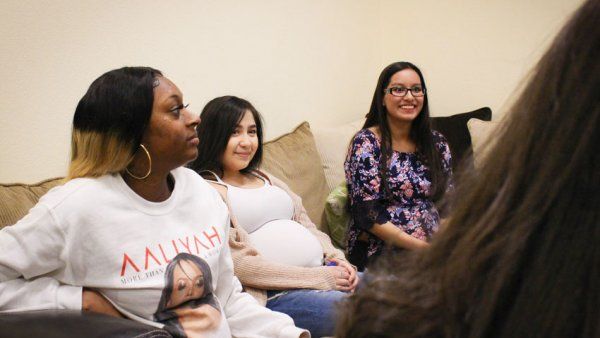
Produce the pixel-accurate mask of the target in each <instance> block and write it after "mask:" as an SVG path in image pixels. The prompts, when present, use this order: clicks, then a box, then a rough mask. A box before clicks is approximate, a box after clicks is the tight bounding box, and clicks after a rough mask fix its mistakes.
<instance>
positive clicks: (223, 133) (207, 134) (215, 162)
mask: <svg viewBox="0 0 600 338" xmlns="http://www.w3.org/2000/svg"><path fill="white" fill-rule="evenodd" d="M247 111H250V112H251V113H252V116H253V117H254V122H255V123H256V135H257V137H258V148H257V149H256V153H255V154H254V157H253V158H252V160H251V161H250V163H249V164H248V166H247V167H246V168H244V169H242V170H241V172H244V173H248V172H251V171H252V170H255V169H257V168H258V167H259V166H260V163H261V161H262V153H263V127H262V119H261V116H260V114H259V112H258V111H257V110H256V109H255V108H254V106H252V104H251V103H250V102H248V101H246V100H244V99H241V98H239V97H236V96H221V97H217V98H214V99H212V100H211V101H210V102H208V103H207V104H206V106H204V109H202V113H201V114H200V121H201V122H200V125H199V126H198V138H199V139H200V144H199V145H198V157H197V158H196V159H195V160H194V161H192V162H191V163H190V164H189V167H190V168H191V169H192V170H194V171H196V172H198V173H202V172H203V171H206V170H210V171H212V172H214V173H216V174H217V175H219V176H220V177H222V176H223V163H222V160H223V153H224V152H225V148H227V143H228V142H229V138H230V137H231V134H233V132H234V131H235V128H236V126H237V125H238V124H239V123H240V121H241V120H242V119H243V118H244V114H245V113H246V112H247Z"/></svg>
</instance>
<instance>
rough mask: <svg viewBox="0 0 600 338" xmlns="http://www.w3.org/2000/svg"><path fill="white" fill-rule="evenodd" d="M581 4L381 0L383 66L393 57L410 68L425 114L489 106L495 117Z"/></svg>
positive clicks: (576, 0) (570, 0)
mask: <svg viewBox="0 0 600 338" xmlns="http://www.w3.org/2000/svg"><path fill="white" fill-rule="evenodd" d="M581 3H583V1H582V0H527V1H522V0H505V1H501V0H483V1H482V0H445V1H439V0H422V1H415V2H408V1H395V0H382V1H381V2H380V5H381V16H380V17H381V21H382V25H383V28H382V30H383V43H382V47H381V48H382V55H383V60H382V65H384V66H385V65H387V64H389V63H392V62H394V61H397V60H410V61H412V62H414V63H415V64H417V65H418V66H419V68H420V69H421V70H422V71H423V73H424V76H425V81H426V82H427V86H428V94H429V102H430V108H431V113H432V115H452V114H456V113H462V112H466V111H470V110H474V109H476V108H479V107H483V106H488V107H490V108H492V112H493V114H494V119H496V118H498V117H499V116H501V115H503V113H504V112H505V110H506V109H507V108H509V102H510V99H512V98H513V97H514V95H515V94H516V93H517V87H519V86H520V85H521V84H523V82H525V79H524V77H525V76H527V75H528V73H529V71H530V70H531V68H532V67H533V66H534V65H535V63H536V62H537V60H538V59H539V58H540V56H541V55H542V54H543V53H544V51H545V50H546V48H547V47H548V46H549V44H550V43H551V42H552V40H553V38H554V36H555V35H556V33H557V32H558V30H559V29H560V28H561V27H562V25H563V24H564V23H565V21H566V20H567V19H568V18H569V15H570V14H571V13H572V12H573V11H574V10H575V9H576V8H577V7H578V6H579V5H580V4H581ZM507 100H508V101H507Z"/></svg>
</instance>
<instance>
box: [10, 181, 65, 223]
mask: <svg viewBox="0 0 600 338" xmlns="http://www.w3.org/2000/svg"><path fill="white" fill-rule="evenodd" d="M62 181H63V180H62V178H52V179H49V180H45V181H42V182H39V183H35V184H31V185H30V184H22V183H13V184H0V229H1V228H3V227H5V226H7V225H13V224H15V223H17V221H18V220H20V219H21V218H23V216H25V215H26V214H27V212H28V211H29V209H31V208H32V207H33V206H34V205H35V204H36V203H37V202H38V200H39V199H40V197H42V195H44V194H45V193H46V192H47V191H48V190H50V188H53V187H55V186H57V185H60V184H62Z"/></svg>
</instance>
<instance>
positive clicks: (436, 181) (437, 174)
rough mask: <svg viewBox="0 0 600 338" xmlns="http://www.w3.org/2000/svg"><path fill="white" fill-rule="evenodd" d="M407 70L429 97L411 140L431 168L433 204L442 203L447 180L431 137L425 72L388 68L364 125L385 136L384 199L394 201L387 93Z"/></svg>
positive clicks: (403, 64) (382, 162)
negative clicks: (388, 88)
mask: <svg viewBox="0 0 600 338" xmlns="http://www.w3.org/2000/svg"><path fill="white" fill-rule="evenodd" d="M404 69H412V70H414V71H415V72H416V73H417V74H418V75H419V79H421V86H422V87H423V90H424V91H425V97H424V99H423V108H422V109H421V112H420V113H419V115H418V116H417V117H416V118H415V120H414V121H413V122H412V125H411V128H410V138H411V139H412V140H413V141H414V142H415V143H416V146H417V153H418V154H419V156H420V157H421V159H422V160H423V162H424V163H425V164H426V165H427V167H428V169H429V173H430V179H431V195H430V198H431V199H432V200H433V201H438V200H439V199H440V198H441V197H442V196H443V195H444V192H445V191H446V181H447V177H446V175H444V172H443V170H442V161H441V159H440V156H441V155H440V153H439V151H438V150H437V148H436V147H435V144H434V141H433V136H432V134H431V124H430V121H429V103H428V95H427V85H426V84H425V78H423V74H422V73H421V70H420V69H419V68H418V67H417V66H415V65H414V64H412V63H410V62H395V63H392V64H391V65H389V66H387V67H385V68H384V69H383V70H382V71H381V74H380V75H379V79H378V80H377V86H376V87H375V93H374V94H373V101H371V108H370V109H369V112H368V113H367V116H366V117H367V120H366V121H365V124H364V125H363V128H369V127H374V126H377V127H378V128H379V131H380V133H381V159H380V161H379V163H380V167H379V174H380V176H381V181H382V183H383V184H382V186H383V192H384V196H385V197H386V198H388V199H389V198H391V196H392V193H391V191H390V188H389V183H388V180H387V178H388V177H389V173H388V170H389V166H388V161H389V159H390V158H391V156H392V136H391V132H390V126H389V124H388V119H387V115H388V112H387V108H386V107H385V106H384V105H383V97H384V96H385V93H384V90H385V89H386V87H387V86H388V85H389V84H390V79H391V78H392V76H393V75H394V74H396V73H397V72H399V71H401V70H404Z"/></svg>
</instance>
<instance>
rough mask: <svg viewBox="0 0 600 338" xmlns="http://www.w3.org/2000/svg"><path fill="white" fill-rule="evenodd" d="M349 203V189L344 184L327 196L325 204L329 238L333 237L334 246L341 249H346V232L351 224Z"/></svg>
mask: <svg viewBox="0 0 600 338" xmlns="http://www.w3.org/2000/svg"><path fill="white" fill-rule="evenodd" d="M347 203H348V187H347V186H346V182H342V183H341V184H340V185H338V186H337V187H335V189H333V190H332V191H331V193H330V194H329V196H327V201H326V203H325V219H326V220H327V228H328V230H329V237H331V241H332V242H333V244H334V245H335V246H336V247H338V248H340V249H345V248H346V231H347V230H348V223H349V222H350V212H349V211H348V207H347Z"/></svg>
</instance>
